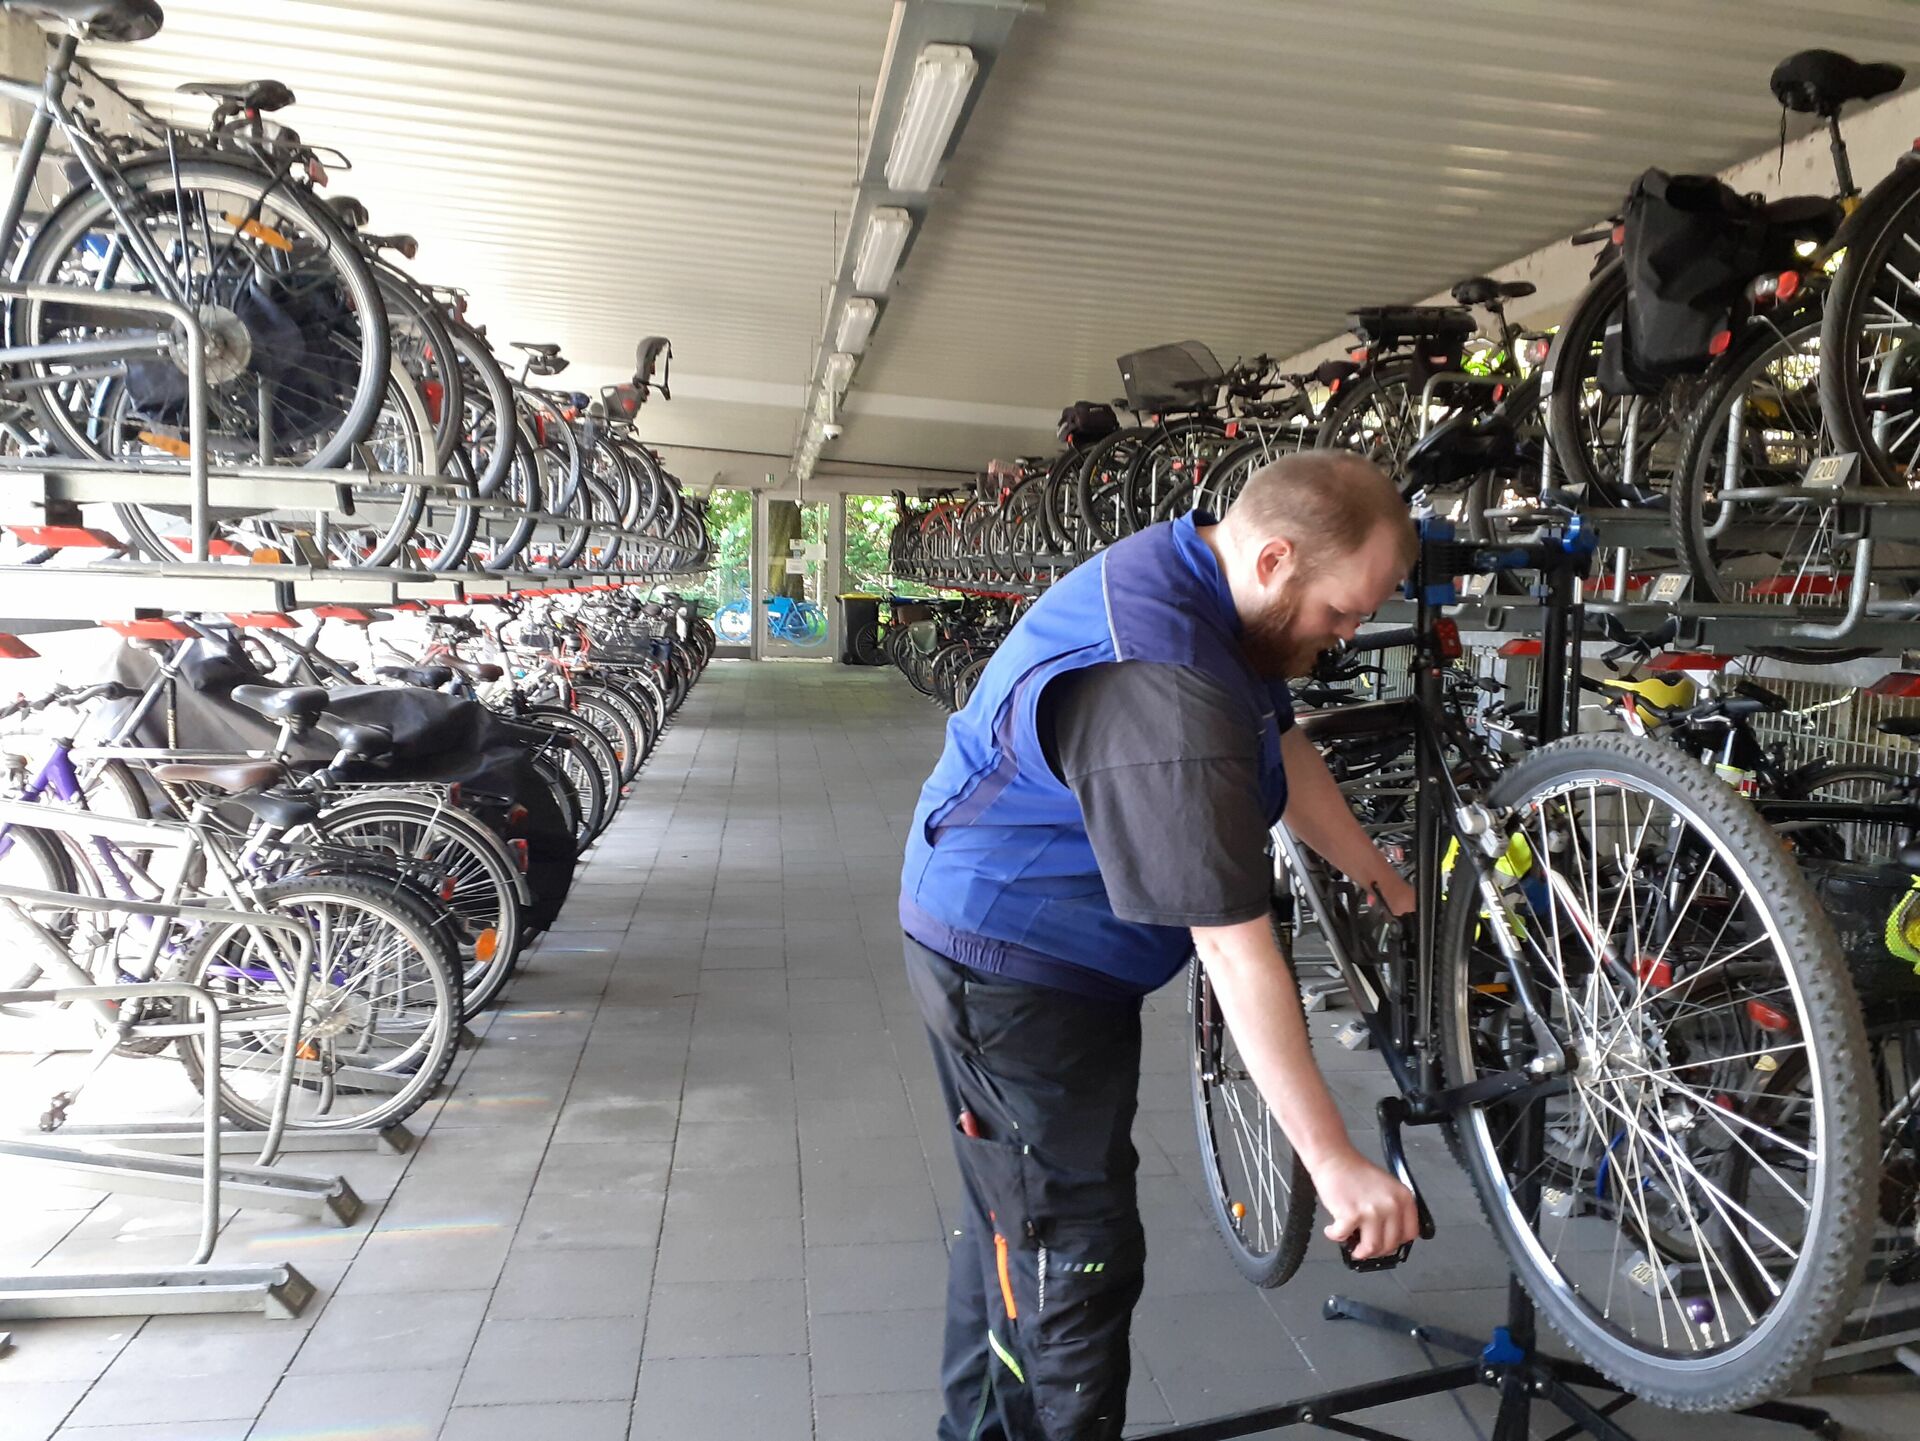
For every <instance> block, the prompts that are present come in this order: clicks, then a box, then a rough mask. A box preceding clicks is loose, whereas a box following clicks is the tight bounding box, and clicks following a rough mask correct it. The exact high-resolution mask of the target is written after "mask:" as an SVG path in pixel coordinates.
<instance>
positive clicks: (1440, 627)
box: [1433, 617, 1466, 660]
mask: <svg viewBox="0 0 1920 1441" xmlns="http://www.w3.org/2000/svg"><path fill="white" fill-rule="evenodd" d="M1433 646H1434V649H1435V651H1437V652H1438V653H1439V656H1440V659H1441V660H1459V659H1460V657H1461V656H1463V655H1465V654H1466V650H1465V648H1464V647H1462V646H1461V644H1460V627H1459V626H1457V625H1455V624H1454V623H1453V622H1452V621H1450V620H1447V619H1445V618H1444V617H1443V618H1442V619H1440V620H1436V621H1435V622H1434V623H1433Z"/></svg>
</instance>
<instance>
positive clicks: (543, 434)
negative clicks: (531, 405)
mask: <svg viewBox="0 0 1920 1441" xmlns="http://www.w3.org/2000/svg"><path fill="white" fill-rule="evenodd" d="M533 438H534V439H535V440H536V441H538V442H539V443H540V444H541V445H545V444H546V443H547V417H546V414H545V412H543V411H538V410H536V411H534V413H533Z"/></svg>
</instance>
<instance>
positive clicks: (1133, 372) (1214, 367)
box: [1119, 340, 1227, 412]
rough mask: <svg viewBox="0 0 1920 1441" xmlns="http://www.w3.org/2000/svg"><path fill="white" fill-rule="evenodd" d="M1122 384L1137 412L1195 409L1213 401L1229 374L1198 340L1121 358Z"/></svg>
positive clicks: (1130, 404)
mask: <svg viewBox="0 0 1920 1441" xmlns="http://www.w3.org/2000/svg"><path fill="white" fill-rule="evenodd" d="M1119 364H1120V384H1121V385H1122V386H1124V387H1125V388H1126V392H1127V408H1128V409H1129V410H1132V411H1135V412H1148V411H1160V410H1193V409H1195V408H1196V407H1198V406H1201V405H1204V404H1206V403H1207V402H1208V401H1209V400H1211V399H1212V398H1213V391H1214V390H1216V389H1217V388H1218V387H1219V386H1220V385H1221V384H1223V383H1224V382H1225V381H1226V378H1227V373H1226V371H1225V370H1223V369H1221V366H1220V362H1219V361H1218V360H1216V359H1215V358H1214V354H1213V352H1212V351H1211V350H1209V349H1207V347H1206V346H1204V345H1202V344H1201V343H1200V342H1199V341H1197V340H1182V341H1178V342H1176V343H1175V344H1173V345H1155V346H1152V347H1150V348H1148V349H1146V350H1136V351H1134V352H1133V354H1131V355H1123V356H1121V357H1120V361H1119Z"/></svg>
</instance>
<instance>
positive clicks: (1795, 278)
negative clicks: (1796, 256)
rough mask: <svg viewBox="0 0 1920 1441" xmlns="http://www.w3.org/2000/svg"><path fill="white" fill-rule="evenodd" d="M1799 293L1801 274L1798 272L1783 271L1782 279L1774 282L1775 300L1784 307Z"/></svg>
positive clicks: (1781, 273)
mask: <svg viewBox="0 0 1920 1441" xmlns="http://www.w3.org/2000/svg"><path fill="white" fill-rule="evenodd" d="M1799 293H1800V272H1799V271H1797V270H1783V271H1781V272H1780V278H1779V279H1778V280H1776V281H1775V282H1774V286H1773V298H1774V299H1775V300H1777V301H1779V302H1780V303H1781V304H1783V305H1784V304H1785V303H1786V302H1787V301H1789V300H1791V299H1793V297H1794V296H1796V295H1798V294H1799Z"/></svg>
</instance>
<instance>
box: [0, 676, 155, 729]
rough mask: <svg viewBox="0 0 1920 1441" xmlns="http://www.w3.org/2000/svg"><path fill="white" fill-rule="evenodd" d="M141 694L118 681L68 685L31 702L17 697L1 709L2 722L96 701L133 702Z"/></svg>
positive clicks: (25, 698) (61, 686)
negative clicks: (75, 685)
mask: <svg viewBox="0 0 1920 1441" xmlns="http://www.w3.org/2000/svg"><path fill="white" fill-rule="evenodd" d="M139 694H140V692H139V691H138V690H136V689H134V688H133V687H132V686H128V685H122V684H121V683H120V682H119V681H117V680H107V681H100V682H99V683H97V684H95V685H89V686H80V687H78V688H75V687H73V686H68V685H58V686H55V687H54V688H53V689H52V690H51V691H49V692H47V694H45V695H43V696H39V697H36V698H34V699H32V700H29V699H28V698H27V697H26V696H16V697H15V698H14V701H13V704H11V705H8V706H4V707H0V720H11V719H12V718H13V717H14V716H17V715H27V714H29V713H30V712H33V711H43V710H51V709H52V708H53V707H54V706H60V705H84V704H85V703H86V702H88V701H94V700H131V699H132V698H133V697H134V696H137V695H139Z"/></svg>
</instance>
